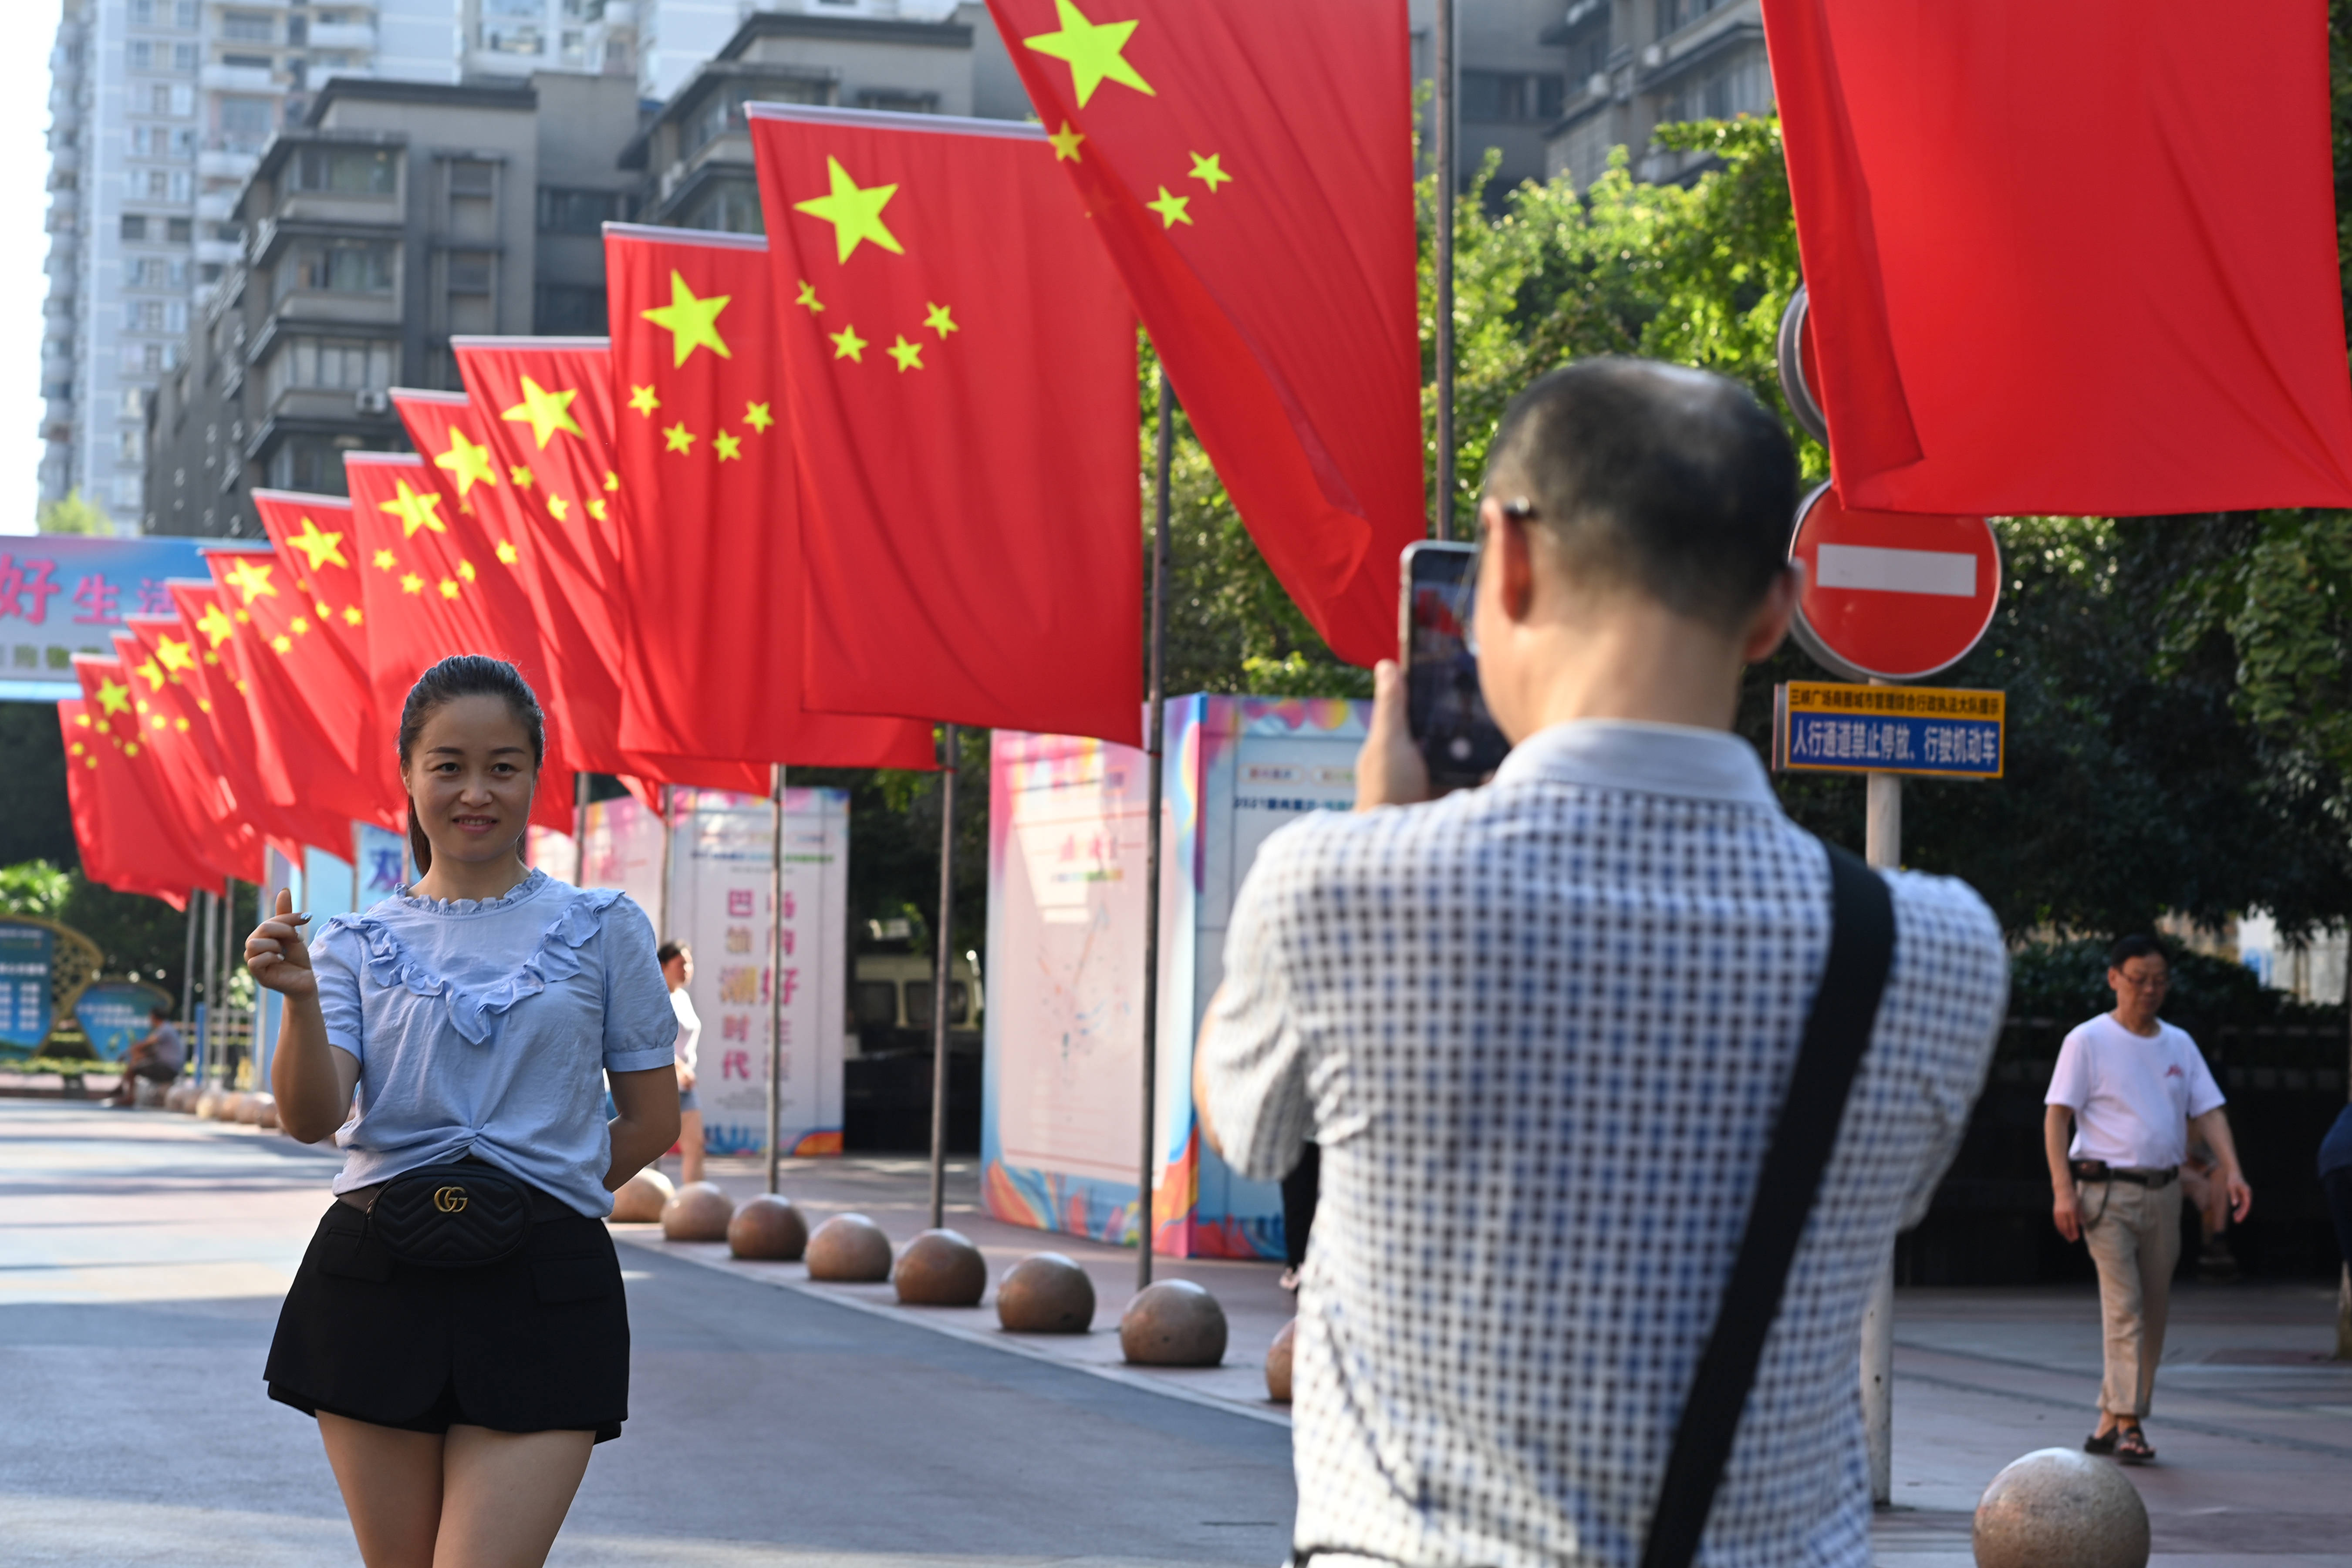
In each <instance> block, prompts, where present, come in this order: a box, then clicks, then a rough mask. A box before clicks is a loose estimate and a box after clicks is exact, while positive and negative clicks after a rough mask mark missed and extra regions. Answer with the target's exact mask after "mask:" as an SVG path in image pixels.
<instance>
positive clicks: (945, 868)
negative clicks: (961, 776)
mask: <svg viewBox="0 0 2352 1568" xmlns="http://www.w3.org/2000/svg"><path fill="white" fill-rule="evenodd" d="M960 744H961V742H960V741H959V740H958V739H957V737H956V727H955V726H954V725H953V724H942V725H941V726H940V749H941V751H942V752H943V753H944V756H943V758H942V770H943V771H942V772H941V773H940V921H939V929H938V931H934V932H933V933H932V934H933V935H934V936H935V937H936V938H937V939H938V940H937V941H935V942H933V943H932V944H931V945H932V948H933V950H934V952H936V954H937V956H936V957H935V958H934V959H933V960H932V965H931V1228H932V1229H933V1230H937V1229H939V1228H940V1226H943V1225H945V1224H946V1223H947V1213H948V1209H947V1204H948V980H949V978H950V975H951V974H952V973H953V972H954V971H953V965H954V963H955V948H954V946H953V942H954V940H955V930H954V928H955V804H956V763H958V762H960V761H961V760H962V759H961V757H960V756H959V755H958V754H957V748H958V747H959V745H960Z"/></svg>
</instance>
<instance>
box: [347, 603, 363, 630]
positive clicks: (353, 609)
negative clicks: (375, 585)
mask: <svg viewBox="0 0 2352 1568" xmlns="http://www.w3.org/2000/svg"><path fill="white" fill-rule="evenodd" d="M360 619H361V616H360V607H359V606H358V605H344V606H343V625H345V626H358V625H359V624H360Z"/></svg>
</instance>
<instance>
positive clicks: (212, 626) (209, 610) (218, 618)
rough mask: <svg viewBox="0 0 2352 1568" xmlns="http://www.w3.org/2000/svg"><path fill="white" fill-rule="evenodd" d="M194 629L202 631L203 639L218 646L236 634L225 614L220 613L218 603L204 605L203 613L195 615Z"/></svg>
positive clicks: (234, 627)
mask: <svg viewBox="0 0 2352 1568" xmlns="http://www.w3.org/2000/svg"><path fill="white" fill-rule="evenodd" d="M196 630H198V631H200V632H202V633H204V634H205V641H206V642H207V643H209V644H211V645H212V646H213V647H220V645H221V644H223V643H225V642H226V641H228V639H229V638H231V637H235V636H236V626H233V625H231V624H230V622H229V618H228V617H227V616H224V615H222V614H221V607H220V606H219V605H205V613H204V614H203V615H201V616H197V617H196Z"/></svg>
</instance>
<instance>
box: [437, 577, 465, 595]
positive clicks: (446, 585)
mask: <svg viewBox="0 0 2352 1568" xmlns="http://www.w3.org/2000/svg"><path fill="white" fill-rule="evenodd" d="M439 587H440V589H441V596H442V597H443V598H445V599H454V598H456V597H457V595H458V594H459V592H460V591H461V590H459V588H458V586H457V579H456V578H454V577H444V578H442V579H441V582H440V584H439Z"/></svg>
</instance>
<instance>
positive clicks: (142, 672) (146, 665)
mask: <svg viewBox="0 0 2352 1568" xmlns="http://www.w3.org/2000/svg"><path fill="white" fill-rule="evenodd" d="M132 673H133V674H135V675H137V676H138V677H139V679H142V680H143V681H145V682H146V683H147V689H148V690H150V691H161V690H163V666H162V665H160V664H157V663H156V662H155V661H154V659H153V658H144V659H142V660H140V661H139V668H137V669H136V670H134V671H132Z"/></svg>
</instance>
